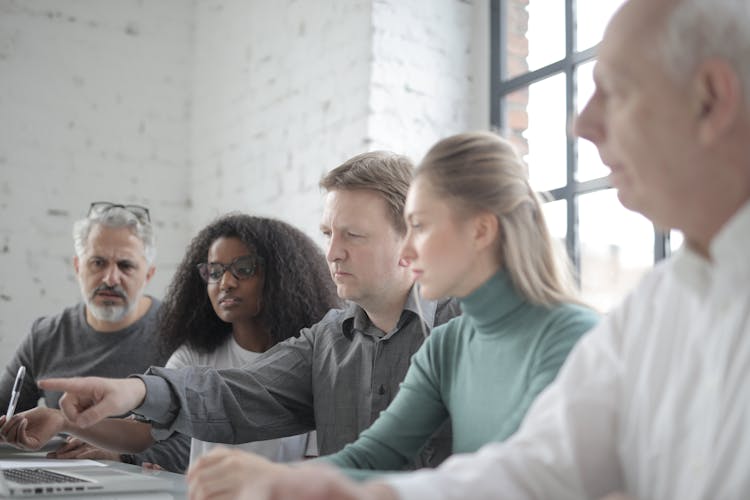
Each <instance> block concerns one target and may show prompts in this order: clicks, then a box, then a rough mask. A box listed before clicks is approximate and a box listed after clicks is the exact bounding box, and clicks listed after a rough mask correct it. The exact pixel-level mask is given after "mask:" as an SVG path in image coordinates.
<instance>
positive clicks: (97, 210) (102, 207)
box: [88, 201, 151, 222]
mask: <svg viewBox="0 0 750 500" xmlns="http://www.w3.org/2000/svg"><path fill="white" fill-rule="evenodd" d="M113 208H123V209H125V210H127V211H128V212H130V213H131V214H133V215H135V216H136V217H137V218H138V219H139V220H140V221H141V222H151V214H150V213H149V211H148V208H146V207H144V206H142V205H121V204H119V203H112V202H109V201H95V202H93V203H92V204H91V205H90V206H89V213H88V217H91V216H92V215H101V214H103V213H105V212H108V211H110V210H112V209H113Z"/></svg>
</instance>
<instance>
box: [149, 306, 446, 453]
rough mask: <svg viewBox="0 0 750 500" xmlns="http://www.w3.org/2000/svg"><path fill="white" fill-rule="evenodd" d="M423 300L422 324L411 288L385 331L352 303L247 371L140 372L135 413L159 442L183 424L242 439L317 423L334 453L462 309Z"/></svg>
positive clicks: (321, 439)
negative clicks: (142, 392)
mask: <svg viewBox="0 0 750 500" xmlns="http://www.w3.org/2000/svg"><path fill="white" fill-rule="evenodd" d="M419 300H420V305H421V308H422V312H423V313H424V321H422V320H420V319H419V309H418V307H417V304H416V302H415V300H414V297H413V294H411V293H410V294H409V298H408V299H407V302H406V304H405V306H404V311H403V312H402V313H401V317H400V319H399V321H398V323H397V325H396V328H395V329H394V330H393V331H392V332H383V331H381V330H379V329H378V328H377V327H375V326H374V325H373V324H372V322H371V321H370V319H369V317H368V316H367V314H366V313H365V311H364V310H363V309H362V308H361V307H359V306H358V305H356V304H354V303H349V304H348V306H347V307H346V308H344V309H333V310H331V311H329V312H328V314H326V316H325V317H324V318H323V319H322V320H321V321H320V322H318V323H317V324H315V325H313V326H312V327H310V328H306V329H304V330H302V331H301V332H300V335H299V337H296V338H291V339H288V340H286V341H284V342H280V343H279V344H277V345H275V346H274V347H272V348H271V349H269V350H268V351H266V352H265V353H264V354H263V355H262V356H260V357H259V358H257V359H256V360H254V361H253V362H252V363H250V364H248V365H246V366H244V367H243V368H239V369H237V368H235V369H227V370H215V369H213V368H210V367H190V368H183V369H180V370H167V369H164V368H151V369H150V370H149V371H148V372H146V375H139V377H140V378H141V379H142V380H143V381H144V383H145V384H146V388H147V394H146V399H145V400H144V402H143V404H142V405H141V406H140V407H139V408H137V409H136V410H135V412H136V413H137V414H139V415H142V416H143V417H145V418H147V419H149V420H151V422H152V423H153V425H154V429H155V431H154V436H155V437H156V438H157V439H163V438H165V437H166V436H168V435H169V434H170V433H171V432H173V431H178V432H182V433H184V434H187V435H190V436H193V437H195V438H198V439H201V440H204V441H210V442H219V443H245V442H249V441H259V440H266V439H273V438H278V437H283V436H290V435H295V434H300V433H303V432H307V431H310V430H313V429H315V430H317V434H318V448H319V451H320V454H321V455H327V454H330V453H334V452H336V451H338V450H340V449H341V448H343V447H344V445H346V444H347V443H350V442H352V441H354V440H355V439H356V438H357V436H358V435H359V433H360V432H361V431H363V430H364V429H366V428H367V427H369V426H370V424H371V423H372V422H373V421H374V420H375V419H376V418H377V417H378V415H379V414H380V412H381V411H382V410H384V409H385V408H386V407H387V406H388V404H389V403H390V402H391V401H392V400H393V398H394V397H395V395H396V392H397V391H398V387H399V384H400V383H401V381H402V380H403V379H404V376H405V375H406V371H407V369H408V368H409V364H410V360H411V356H412V355H413V354H414V353H415V352H416V351H417V349H419V347H420V346H421V345H422V342H423V341H424V333H423V326H424V329H425V331H427V332H429V331H430V330H431V329H432V327H433V326H436V325H439V324H442V323H445V322H446V321H448V320H449V319H451V318H453V317H455V316H457V315H459V314H460V309H459V306H458V303H457V302H456V301H455V300H452V299H451V300H443V301H428V300H423V299H419ZM420 323H422V324H420ZM445 428H448V429H449V424H446V425H445V426H444V429H443V430H442V431H441V432H440V433H439V435H436V436H435V439H433V440H432V442H431V443H430V444H428V445H427V446H426V447H425V449H424V450H423V452H422V455H421V458H420V459H417V460H416V462H415V463H416V465H419V466H434V465H437V463H438V462H440V461H441V460H442V459H444V458H445V457H446V456H447V455H448V454H450V437H449V434H448V433H447V432H446V430H445ZM415 458H416V457H415Z"/></svg>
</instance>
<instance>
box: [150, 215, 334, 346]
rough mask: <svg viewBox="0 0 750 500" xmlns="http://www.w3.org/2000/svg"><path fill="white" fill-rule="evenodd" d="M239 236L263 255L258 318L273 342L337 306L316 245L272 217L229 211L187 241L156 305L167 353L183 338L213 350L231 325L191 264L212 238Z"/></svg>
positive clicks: (199, 258) (200, 258) (202, 259)
mask: <svg viewBox="0 0 750 500" xmlns="http://www.w3.org/2000/svg"><path fill="white" fill-rule="evenodd" d="M221 237H225V238H238V239H239V240H241V241H242V242H243V243H244V244H245V245H247V247H248V248H250V249H252V250H254V251H255V253H256V254H257V255H259V256H260V257H262V259H263V262H264V265H263V271H264V273H265V280H264V285H263V309H262V310H261V321H262V322H263V325H265V327H266V329H267V330H268V332H269V334H270V336H271V339H272V341H273V343H274V344H276V343H277V342H280V341H282V340H284V339H287V338H289V337H292V336H295V337H296V336H297V335H298V334H299V331H300V329H302V328H304V327H306V326H310V325H312V324H314V323H315V322H317V321H319V320H320V319H321V318H322V317H323V316H324V315H325V313H326V312H327V311H328V310H329V309H331V308H333V307H337V306H338V305H340V300H339V298H338V296H337V295H336V287H335V285H334V283H333V281H332V280H331V275H330V274H329V272H328V266H327V264H326V261H325V258H324V256H323V253H322V251H321V250H320V248H319V247H318V246H317V245H316V244H315V242H313V241H312V240H311V239H310V238H309V237H308V236H306V235H305V234H304V233H303V232H302V231H300V230H298V229H296V228H294V227H292V226H290V225H289V224H287V223H285V222H282V221H280V220H276V219H270V218H265V217H254V216H250V215H246V214H240V213H231V214H228V215H224V216H222V217H219V218H218V219H216V220H215V221H213V222H212V223H211V224H209V225H208V226H206V227H205V228H204V229H203V230H201V232H199V233H198V235H197V236H196V237H195V238H193V241H191V242H190V245H188V248H187V252H186V254H185V257H184V258H183V259H182V262H181V263H180V265H179V267H178V268H177V271H176V272H175V275H174V278H173V279H172V283H171V284H170V285H169V288H168V290H167V295H166V297H165V299H164V302H163V304H162V307H161V318H160V321H161V323H160V325H161V328H160V334H161V337H162V343H163V347H164V348H165V349H166V350H167V352H172V351H174V350H175V349H176V348H177V347H179V346H180V345H182V344H183V343H186V344H187V345H188V346H189V347H191V348H194V349H196V350H198V351H200V352H212V351H213V350H214V349H216V348H217V347H218V346H219V345H221V344H222V343H223V342H224V341H225V339H226V338H227V337H228V336H229V335H230V334H231V332H232V326H231V325H230V324H229V323H225V322H224V321H222V320H221V319H219V317H218V316H217V315H216V312H214V309H213V306H212V305H211V301H210V299H209V297H208V293H207V291H206V283H205V282H204V281H203V280H202V279H201V277H200V275H199V274H198V269H197V268H196V266H197V265H198V264H199V263H201V262H205V260H206V256H207V255H208V250H209V248H210V246H211V245H212V244H213V242H214V241H216V240H217V239H219V238H221Z"/></svg>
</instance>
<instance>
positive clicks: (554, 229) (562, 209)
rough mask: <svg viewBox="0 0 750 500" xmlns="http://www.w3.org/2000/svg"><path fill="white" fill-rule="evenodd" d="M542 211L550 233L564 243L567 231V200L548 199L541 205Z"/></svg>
mask: <svg viewBox="0 0 750 500" xmlns="http://www.w3.org/2000/svg"><path fill="white" fill-rule="evenodd" d="M542 212H543V213H544V220H546V221H547V228H548V229H549V232H550V235H552V237H553V238H554V239H556V240H559V241H560V242H561V243H562V244H563V245H565V237H566V235H567V232H568V202H567V201H566V200H557V201H549V202H547V203H545V204H544V205H542Z"/></svg>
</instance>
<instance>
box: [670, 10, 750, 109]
mask: <svg viewBox="0 0 750 500" xmlns="http://www.w3.org/2000/svg"><path fill="white" fill-rule="evenodd" d="M748 20H750V2H748V0H712V1H710V2H708V1H706V0H679V1H678V2H676V5H675V6H674V7H673V8H672V10H671V11H670V13H669V14H668V17H667V19H666V23H665V29H664V37H663V39H662V44H661V56H662V58H663V61H664V63H665V64H666V67H667V70H668V71H669V72H670V73H671V75H672V76H673V78H675V79H677V80H684V79H685V78H687V77H688V76H689V75H690V73H691V72H692V71H694V70H695V67H696V66H697V65H698V64H699V63H700V62H701V61H703V60H705V59H706V58H709V57H719V58H721V59H724V60H726V61H728V62H729V63H730V64H731V65H732V67H733V68H734V69H735V71H737V75H738V77H739V79H740V84H741V85H742V88H743V96H744V100H745V105H746V106H750V30H748V28H747V23H748Z"/></svg>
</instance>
